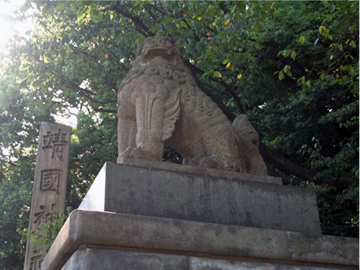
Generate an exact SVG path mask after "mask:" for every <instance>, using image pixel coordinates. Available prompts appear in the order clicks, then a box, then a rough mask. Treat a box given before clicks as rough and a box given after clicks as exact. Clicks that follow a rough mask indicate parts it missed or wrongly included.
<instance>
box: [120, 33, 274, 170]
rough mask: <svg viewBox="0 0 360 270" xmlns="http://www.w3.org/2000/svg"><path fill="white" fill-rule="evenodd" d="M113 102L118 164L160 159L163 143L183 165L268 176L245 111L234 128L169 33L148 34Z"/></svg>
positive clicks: (255, 136) (256, 138)
mask: <svg viewBox="0 0 360 270" xmlns="http://www.w3.org/2000/svg"><path fill="white" fill-rule="evenodd" d="M118 105H119V107H118V120H119V122H118V148H119V158H118V162H119V163H126V162H127V161H128V160H129V159H130V160H131V158H139V159H145V160H150V161H161V160H162V157H163V150H164V143H166V144H168V145H169V146H170V147H172V148H173V149H175V150H177V151H178V152H179V153H180V154H181V155H182V156H183V158H184V160H183V162H184V164H187V165H191V166H200V167H208V168H217V169H225V170H230V171H239V172H243V173H253V174H257V175H267V169H266V166H265V163H264V162H263V160H262V157H261V156H260V153H259V151H258V145H257V140H258V137H257V133H256V131H255V129H254V128H253V127H251V125H250V123H249V122H246V121H245V122H244V121H242V119H244V118H246V116H243V117H241V121H240V122H242V123H245V125H237V127H239V128H240V133H237V132H236V131H235V129H234V128H233V127H232V125H231V123H230V122H229V121H228V119H227V118H226V116H225V115H224V114H223V112H222V111H221V110H220V109H219V108H218V107H217V105H216V104H215V103H214V102H213V101H212V100H211V99H210V98H209V97H208V96H207V95H206V94H205V93H204V92H202V91H201V90H200V89H199V87H198V86H197V84H196V83H195V82H194V80H193V79H192V76H191V74H190V73H189V72H188V71H187V70H186V69H185V66H184V64H183V62H182V59H181V55H180V51H179V49H178V48H177V46H176V44H175V42H174V41H173V40H172V39H171V38H165V37H151V38H148V39H147V40H146V41H145V42H144V44H142V45H141V46H140V47H139V49H138V52H137V55H136V59H135V62H134V66H133V68H132V70H131V71H130V72H129V73H128V74H127V76H126V78H125V80H124V81H123V82H122V84H121V86H120V89H119V94H118ZM249 127H251V128H250V129H249ZM236 130H238V129H236ZM252 149H256V150H257V151H252ZM249 151H250V152H249Z"/></svg>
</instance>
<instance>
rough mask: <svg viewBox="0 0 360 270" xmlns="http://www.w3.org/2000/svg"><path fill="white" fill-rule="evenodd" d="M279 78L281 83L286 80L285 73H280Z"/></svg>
mask: <svg viewBox="0 0 360 270" xmlns="http://www.w3.org/2000/svg"><path fill="white" fill-rule="evenodd" d="M278 77H279V80H280V81H281V80H283V79H284V78H285V74H284V72H283V71H280V72H279V75H278Z"/></svg>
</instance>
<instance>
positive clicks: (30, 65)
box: [0, 1, 359, 269]
mask: <svg viewBox="0 0 360 270" xmlns="http://www.w3.org/2000/svg"><path fill="white" fill-rule="evenodd" d="M29 7H33V8H35V10H36V12H35V13H33V14H31V15H30V16H32V17H33V19H34V20H35V21H36V27H35V30H34V31H33V33H32V35H31V37H30V38H29V39H26V38H24V37H21V36H17V37H15V38H14V39H13V40H12V44H11V47H9V48H8V49H7V50H4V51H2V52H1V53H0V59H1V64H0V75H1V76H0V168H1V169H0V170H1V174H0V181H2V183H1V184H0V195H2V196H1V200H2V201H1V205H0V207H1V209H0V210H1V211H0V215H2V216H0V217H1V218H0V231H1V233H0V237H1V239H0V240H1V243H0V245H4V246H0V250H1V252H2V253H0V257H1V260H0V262H1V263H3V262H4V264H3V265H4V266H3V265H0V268H2V269H6V267H9V266H11V267H12V268H11V269H20V268H22V266H20V265H21V264H22V263H18V262H21V260H22V256H23V254H24V241H23V240H22V241H23V242H21V237H22V234H24V232H25V231H24V229H25V228H26V227H27V224H26V222H27V216H28V209H29V205H30V190H31V181H32V180H33V179H32V177H33V169H34V167H35V165H34V160H35V155H36V149H37V145H36V141H35V140H34V138H37V137H38V128H39V126H40V122H41V121H47V122H54V121H55V119H54V116H55V115H56V116H60V115H61V116H64V117H68V116H69V115H71V114H76V116H77V127H76V128H74V129H73V135H72V138H71V149H70V163H69V171H70V173H69V179H68V188H67V205H68V206H71V207H73V208H76V207H77V206H78V205H79V203H80V201H81V199H82V198H83V196H84V194H85V193H86V191H87V189H88V187H89V186H90V185H91V183H92V181H93V180H94V177H95V175H96V174H97V173H98V171H99V170H100V168H101V167H102V165H103V163H104V162H105V161H116V156H117V147H116V140H117V139H116V125H117V120H116V115H115V113H116V109H117V104H116V99H117V90H118V88H119V86H120V84H121V82H122V80H123V79H124V77H125V76H126V73H127V72H128V70H130V69H131V65H132V61H133V60H134V58H135V54H136V50H137V47H138V45H139V44H140V43H141V42H142V41H143V40H144V39H145V38H146V37H147V36H153V35H155V36H171V37H172V38H174V40H175V41H176V43H177V46H178V47H179V49H180V50H181V52H182V54H183V59H184V62H185V63H186V64H187V66H188V67H189V68H190V70H191V72H192V73H193V74H194V75H196V77H197V78H196V79H198V82H199V83H200V84H201V86H202V88H203V89H206V91H208V93H210V94H211V95H212V97H213V98H214V99H215V100H216V101H217V102H218V103H219V104H220V105H223V108H224V109H225V110H226V112H227V113H228V114H227V115H229V116H230V118H231V116H232V114H238V113H246V114H247V115H248V116H249V118H250V120H251V122H252V124H253V125H254V126H255V128H256V129H257V130H258V132H259V133H260V137H261V139H262V142H263V143H264V144H265V145H266V146H267V147H268V148H270V149H272V151H275V152H276V153H277V154H281V155H282V156H283V157H285V158H286V159H287V160H288V161H291V162H295V163H296V164H298V165H299V166H301V167H302V168H304V169H308V170H314V171H316V174H315V176H314V177H313V178H312V179H309V178H301V179H300V180H301V181H302V182H303V183H305V185H306V186H308V187H310V188H314V189H315V190H316V192H317V194H318V202H319V208H320V216H321V222H322V230H323V232H324V233H326V234H334V235H344V236H357V235H358V223H359V222H358V220H359V218H358V177H359V169H358V164H359V161H358V160H359V159H358V151H359V143H358V136H359V117H358V115H359V112H358V108H359V105H358V104H359V101H358V98H359V94H358V89H359V82H358V80H359V62H358V59H359V55H358V54H359V52H358V48H359V28H358V16H359V7H358V3H357V2H355V1H322V2H319V1H313V2H311V1H292V2H286V1H280V2H279V1H278V2H266V1H241V2H240V1H230V2H229V1H215V2H214V1H156V2H152V1H137V2H129V1H98V2H92V1H63V2H53V1H50V2H27V3H25V4H24V6H23V7H22V8H21V10H20V11H19V12H20V14H22V13H23V12H26V11H27V10H28V9H29ZM24 14H26V13H24ZM24 14H22V15H24ZM74 112H75V113H74ZM164 160H171V161H175V162H177V163H180V162H181V157H180V156H179V155H177V153H176V152H174V151H173V150H171V149H168V148H166V151H165V153H164ZM268 167H269V169H270V171H275V172H277V173H281V174H283V175H284V176H290V177H292V178H296V176H295V173H294V172H293V171H291V170H287V169H286V166H284V167H279V166H275V165H274V164H272V163H269V164H268ZM297 177H299V176H297ZM321 177H327V178H326V179H328V181H326V182H325V183H323V184H321V185H315V184H314V181H316V180H317V179H319V178H321ZM331 179H340V180H344V179H345V180H347V181H348V182H349V183H350V185H349V186H348V187H347V188H345V189H343V190H340V189H337V188H336V187H335V185H334V181H332V180H331ZM1 213H4V214H1ZM47 226H48V229H51V228H52V227H51V226H53V225H47ZM16 228H18V230H17V231H16ZM25 230H26V229H25ZM42 240H44V239H42ZM4 243H5V244H4ZM16 261H17V262H16Z"/></svg>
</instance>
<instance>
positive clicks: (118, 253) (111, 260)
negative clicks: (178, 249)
mask: <svg viewBox="0 0 360 270" xmlns="http://www.w3.org/2000/svg"><path fill="white" fill-rule="evenodd" d="M100 269H106V270H136V269H138V270H173V269H178V270H188V269H189V263H188V258H187V257H186V256H180V255H169V254H154V253H145V252H134V251H125V250H111V249H101V248H88V247H82V248H80V249H78V250H77V251H76V252H75V253H74V254H73V255H72V256H71V258H70V259H69V260H68V262H67V263H66V264H65V265H64V267H63V268H62V270H100Z"/></svg>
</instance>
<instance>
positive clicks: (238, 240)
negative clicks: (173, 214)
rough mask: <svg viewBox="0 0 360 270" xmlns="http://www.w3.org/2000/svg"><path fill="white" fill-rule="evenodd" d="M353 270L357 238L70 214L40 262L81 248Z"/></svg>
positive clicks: (59, 261) (55, 263)
mask: <svg viewBox="0 0 360 270" xmlns="http://www.w3.org/2000/svg"><path fill="white" fill-rule="evenodd" d="M81 245H90V246H101V247H105V248H113V249H125V250H137V251H142V252H151V253H155V252H157V253H169V254H179V255H188V256H197V257H210V258H225V259H232V260H245V261H246V260H252V261H259V262H271V263H284V264H290V265H300V266H301V265H311V266H315V267H329V268H330V267H332V268H343V269H345V268H349V269H358V259H359V246H358V239H353V238H344V237H335V236H314V235H306V234H301V233H295V232H286V231H279V230H269V229H259V228H250V227H242V226H232V225H221V224H213V223H204V222H193V221H185V220H176V219H168V218H154V217H147V216H137V215H127V214H115V213H111V212H95V211H84V210H75V211H74V212H73V213H72V214H71V215H70V217H69V218H68V220H67V221H66V223H65V225H64V226H63V228H62V229H61V231H60V233H59V235H58V236H57V238H56V240H55V242H54V244H53V245H52V247H51V248H50V250H49V252H48V254H47V256H46V257H45V259H44V261H43V262H42V269H47V270H58V269H61V267H62V266H63V265H64V264H65V263H66V261H67V260H68V259H69V258H70V257H71V255H72V254H73V253H74V252H75V251H76V250H77V249H78V248H79V247H80V246H81Z"/></svg>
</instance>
